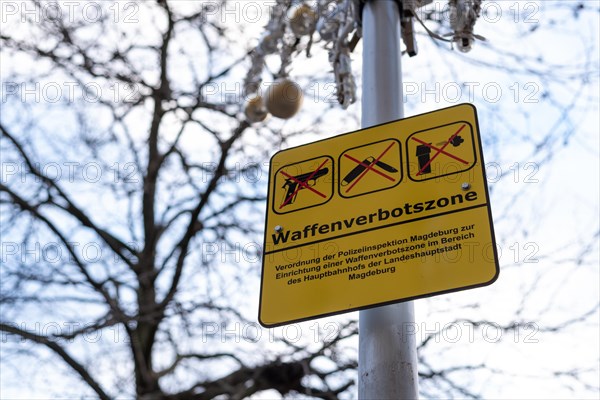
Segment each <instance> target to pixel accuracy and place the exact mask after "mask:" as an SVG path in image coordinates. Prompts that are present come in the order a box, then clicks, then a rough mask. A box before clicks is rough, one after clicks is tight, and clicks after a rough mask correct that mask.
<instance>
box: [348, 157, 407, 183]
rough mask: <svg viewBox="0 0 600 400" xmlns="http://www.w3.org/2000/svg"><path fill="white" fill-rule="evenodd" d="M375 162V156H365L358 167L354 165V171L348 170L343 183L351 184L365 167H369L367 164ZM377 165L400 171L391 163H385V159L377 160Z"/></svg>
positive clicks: (388, 170)
mask: <svg viewBox="0 0 600 400" xmlns="http://www.w3.org/2000/svg"><path fill="white" fill-rule="evenodd" d="M374 162H375V157H367V158H365V159H364V160H363V162H362V163H361V164H359V165H357V166H356V167H354V169H352V171H350V172H348V174H347V175H346V176H345V177H344V179H343V180H342V183H341V185H342V186H346V185H349V184H350V183H351V182H352V181H353V180H355V179H356V178H358V176H359V175H360V174H362V173H363V171H364V170H365V169H367V166H370V165H372V164H373V163H374ZM375 165H377V166H378V167H379V168H381V169H383V170H384V171H387V172H398V170H397V169H396V168H394V167H392V166H391V165H389V164H386V163H384V162H383V161H377V162H375Z"/></svg>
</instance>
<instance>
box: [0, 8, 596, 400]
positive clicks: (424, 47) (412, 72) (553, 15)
mask: <svg viewBox="0 0 600 400" xmlns="http://www.w3.org/2000/svg"><path fill="white" fill-rule="evenodd" d="M250 3H258V4H261V5H264V3H263V2H251V1H247V2H240V3H239V7H238V8H235V9H234V10H233V11H232V12H231V14H228V15H226V16H224V18H226V22H227V23H231V24H235V23H244V22H243V20H244V16H245V17H247V18H249V19H250V20H251V21H252V23H250V24H249V25H248V30H247V32H246V34H245V35H244V36H243V37H240V47H239V52H240V53H243V52H244V51H245V50H246V49H248V48H249V47H250V45H249V44H247V43H256V40H257V38H258V37H259V35H260V32H261V31H262V26H264V24H265V23H266V22H267V18H266V16H267V14H266V13H264V14H261V18H259V19H256V18H254V17H253V14H252V12H253V10H252V9H250V8H249V6H248V4H250ZM266 3H267V5H268V4H270V2H266ZM437 3H439V4H442V5H443V4H445V2H437ZM485 3H489V4H490V5H488V6H487V7H488V8H487V10H488V11H489V12H490V14H489V15H485V16H484V17H482V18H481V19H480V20H479V21H478V23H477V25H476V30H475V31H476V33H478V34H480V35H483V36H484V37H486V38H487V39H488V42H489V44H490V45H491V46H492V48H490V47H488V46H486V45H485V44H482V43H476V44H475V45H474V47H473V50H472V51H471V52H470V53H468V54H466V55H465V54H462V53H459V52H457V51H455V52H452V53H448V52H447V51H445V50H440V49H438V48H437V46H436V45H435V44H434V43H433V42H432V40H431V39H430V38H429V37H428V36H426V34H425V32H424V30H423V29H422V28H421V27H417V32H418V33H419V36H418V44H419V50H420V51H419V55H418V56H417V57H414V58H408V57H407V56H405V57H403V59H402V62H403V65H402V68H403V74H404V84H405V88H406V92H405V98H406V103H405V114H406V116H412V115H416V114H420V113H424V112H429V111H433V110H436V109H440V108H443V107H447V106H451V105H454V104H458V103H463V102H469V103H473V104H474V105H475V106H476V107H477V109H478V112H479V115H478V117H479V123H480V129H481V136H482V139H483V141H484V145H483V150H484V155H485V161H486V163H487V164H488V181H489V185H490V190H491V205H492V211H493V215H494V219H495V221H494V222H495V230H496V240H497V243H498V245H499V248H500V250H501V253H500V264H501V272H500V278H499V279H498V281H497V282H496V283H495V284H493V285H492V286H489V287H485V288H480V289H475V290H469V291H464V292H460V293H454V294H449V295H443V296H438V297H434V298H430V299H423V300H417V301H415V309H416V323H417V326H418V327H419V333H418V334H417V335H418V336H417V338H418V339H419V338H425V337H427V335H428V332H429V333H431V331H432V330H434V329H435V328H436V326H437V325H436V324H439V325H440V326H444V325H445V324H448V323H450V322H452V321H454V320H457V319H459V320H460V319H472V320H477V321H479V320H487V321H490V322H491V323H496V324H499V325H506V324H509V323H511V322H513V321H515V320H518V321H522V322H528V321H536V323H537V326H538V328H539V329H540V331H539V332H537V333H535V334H531V335H530V333H531V332H529V331H527V330H523V331H522V332H521V333H520V334H518V335H515V334H513V333H512V332H511V333H509V334H506V333H505V334H504V335H503V336H502V337H501V338H496V331H495V330H494V329H493V327H492V328H490V329H488V330H487V331H486V333H487V335H485V334H484V333H483V332H482V331H481V330H476V331H474V332H473V338H474V340H470V338H469V332H470V331H469V327H467V326H462V329H461V330H460V331H459V332H457V333H456V331H449V332H448V333H447V334H446V336H443V337H441V338H440V340H439V343H438V342H435V343H432V344H431V345H428V346H427V348H426V350H425V354H426V355H427V360H428V362H429V364H430V365H432V366H434V367H435V368H437V369H440V368H443V367H446V366H447V367H451V366H455V365H465V364H469V363H472V364H478V363H486V365H488V366H489V367H490V368H493V369H497V370H502V371H506V372H505V373H497V374H492V373H490V372H489V371H487V372H486V371H478V372H475V373H462V374H459V375H456V376H455V378H456V379H457V380H458V381H459V382H461V381H462V382H465V383H467V384H468V385H469V387H470V388H471V389H472V390H473V391H474V392H476V393H481V395H482V397H484V398H502V399H505V398H536V399H537V398H539V399H542V398H598V395H599V393H598V391H597V389H594V388H597V387H599V386H600V378H599V377H598V372H599V360H600V348H599V343H600V334H599V325H600V320H599V314H598V309H597V308H596V312H595V313H594V314H593V315H592V316H591V317H589V318H588V319H587V320H586V321H584V322H582V323H578V324H574V325H573V326H571V327H569V328H567V329H566V330H565V331H564V332H561V333H558V334H556V333H552V332H547V331H545V330H547V329H551V328H553V327H555V326H558V325H560V324H562V323H564V322H565V321H569V320H571V319H573V318H576V317H578V316H580V315H582V314H585V313H586V312H588V311H590V310H592V309H593V308H594V307H597V304H598V302H599V301H600V299H599V297H600V283H599V282H600V274H599V268H598V267H599V266H598V260H599V257H598V251H599V250H598V236H595V237H594V235H597V232H598V229H599V219H600V215H599V210H598V204H599V203H600V199H599V192H600V186H599V182H600V172H599V171H600V164H599V148H600V144H599V136H600V135H599V134H598V132H599V128H600V126H599V120H600V113H599V109H598V107H599V101H600V98H599V95H600V87H599V82H598V71H599V58H600V55H599V51H600V50H599V49H600V47H599V44H600V36H599V35H600V29H599V25H600V24H599V14H598V12H595V13H588V14H586V16H587V17H582V18H580V19H578V20H576V19H574V18H572V17H571V16H570V15H565V14H567V13H568V11H567V10H565V9H564V8H563V9H559V10H557V9H555V7H552V6H553V5H556V4H561V3H560V2H550V1H547V2H546V1H512V0H508V1H500V2H491V1H490V2H485ZM581 3H584V4H585V6H586V7H595V8H596V9H598V7H600V2H598V1H595V0H588V1H583V2H581ZM177 5H178V7H182V8H185V7H194V4H193V2H187V1H178V2H177ZM430 7H435V5H432V6H430ZM496 10H502V14H501V15H497V14H492V13H493V12H494V11H496ZM515 10H520V11H521V12H520V13H519V14H515V12H514V11H515ZM144 18H145V16H144V15H142V14H141V13H140V14H139V20H140V21H142V22H143V21H145V20H144ZM553 20H555V21H556V22H555V23H554V24H551V23H550V21H553ZM14 23H15V21H8V22H6V23H5V21H2V24H3V30H4V29H5V28H9V27H14V26H15V25H11V24H14ZM536 26H539V28H535V29H537V31H536V32H535V34H531V35H525V36H523V37H524V38H525V40H522V39H521V37H522V33H523V32H525V31H528V30H531V29H534V27H536ZM132 29H141V31H144V28H143V23H140V24H134V25H133V26H132ZM439 46H441V47H448V45H447V44H445V43H442V44H439ZM319 47H320V45H319V44H318V43H317V44H315V45H314V56H313V58H312V59H311V60H306V58H305V57H299V59H298V60H296V62H295V63H294V64H293V67H292V72H291V76H292V77H294V78H296V79H298V82H299V83H300V84H301V85H302V87H303V88H304V91H305V96H306V97H305V103H304V106H303V109H302V111H301V113H300V114H299V115H298V116H297V117H296V118H294V119H292V120H290V121H287V122H285V121H280V120H276V119H271V120H270V121H269V122H268V123H269V124H272V126H275V127H280V128H281V130H282V132H284V133H285V132H286V131H290V130H297V129H298V128H299V127H302V126H306V134H305V135H301V136H298V137H295V138H293V139H292V140H290V143H289V144H290V145H299V144H303V143H307V142H309V141H312V140H315V139H322V138H324V137H330V136H334V135H337V134H341V133H344V132H348V131H354V130H356V129H358V128H359V127H360V123H359V121H360V101H359V102H357V103H356V104H354V105H352V106H351V107H350V108H349V109H348V110H346V111H343V110H341V108H339V107H338V109H336V110H333V111H329V113H328V114H327V115H328V118H327V119H326V120H325V121H323V124H322V126H321V127H320V128H321V129H322V130H323V131H325V132H326V133H325V135H315V134H313V133H311V126H310V125H309V121H311V119H310V118H309V116H310V115H311V114H313V113H321V112H323V111H324V110H325V109H326V108H327V107H328V104H327V103H326V102H324V101H322V99H321V100H317V101H315V96H314V94H316V93H318V94H319V95H320V96H327V95H328V94H331V93H332V91H333V86H332V85H331V82H332V80H333V79H332V77H331V75H328V74H327V73H326V72H327V71H329V70H330V67H329V64H328V63H327V55H326V53H325V52H324V51H320V50H319ZM190 51H193V49H192V50H190ZM361 51H362V43H361V44H359V46H358V48H357V49H356V50H355V52H354V53H353V55H352V59H353V69H354V71H355V72H356V74H355V76H356V77H357V83H358V86H359V88H360V82H361V79H360V71H361ZM531 54H540V55H543V56H544V63H545V64H547V65H548V66H550V65H551V66H552V67H548V68H549V69H548V71H547V72H548V73H547V74H546V75H545V76H543V77H542V79H539V78H538V77H536V76H534V75H532V74H528V73H526V72H524V71H525V70H526V69H527V67H528V65H527V64H528V63H529V62H530V61H531V60H528V59H527V57H528V56H530V55H531ZM584 60H586V61H587V65H588V68H589V71H590V74H589V76H588V79H587V81H586V82H585V83H584V84H582V85H581V86H575V87H573V86H572V85H573V83H574V82H576V80H572V79H568V76H570V75H572V74H579V73H580V72H581V70H580V69H579V68H578V67H577V65H579V64H581V63H582V61H584ZM11 62H15V61H14V60H12V61H11ZM228 62H229V60H224V61H223V64H224V65H225V64H227V63H228ZM495 65H501V66H502V67H501V68H498V69H496V68H494V66H495ZM9 67H10V68H11V69H13V68H15V65H11V66H8V65H7V64H6V61H3V62H1V63H0V76H1V77H2V78H3V79H4V75H3V74H4V73H5V72H4V71H6V70H7V69H8V68H9ZM23 67H24V68H25V67H26V66H25V64H23ZM27 68H28V67H27ZM32 68H33V67H32ZM182 68H183V67H182ZM531 68H542V70H544V69H543V65H542V67H540V66H539V65H538V66H534V65H531ZM2 70H4V71H2ZM240 73H241V70H240ZM313 77H318V78H325V79H328V81H326V82H324V81H319V82H317V81H316V80H315V79H313ZM180 78H181V79H185V75H183V74H182V75H181V76H180ZM49 79H52V78H49ZM242 80H243V76H242V75H240V79H239V82H237V83H235V84H241V82H242ZM231 84H232V86H229V82H228V83H227V88H231V87H234V86H235V84H234V83H233V82H232V83H231ZM468 87H471V88H473V90H472V91H470V90H468V89H467V88H468ZM457 88H462V93H461V94H462V95H461V96H458V94H457V93H456V89H457ZM483 88H487V91H484V90H483ZM498 88H500V90H501V92H497V89H498ZM2 90H5V88H4V86H3V88H2ZM426 90H427V91H426ZM548 92H550V93H552V101H554V100H558V101H559V102H560V105H564V106H566V105H571V104H572V108H571V110H570V113H569V115H568V118H567V119H564V118H562V117H561V115H560V114H559V112H560V110H561V106H559V105H556V104H553V103H552V102H550V101H547V97H546V93H548ZM359 93H360V89H359ZM219 94H220V93H218V94H217V95H219ZM2 99H3V100H2V107H3V113H4V112H6V115H7V118H8V117H11V112H12V113H14V111H11V108H10V106H9V104H8V103H6V104H5V102H4V97H2ZM45 106H46V105H45V104H43V102H42V103H41V104H31V108H32V110H33V111H32V112H42V111H41V110H44V109H45ZM37 110H40V111H37ZM55 112H57V113H58V114H60V109H55ZM3 119H4V117H3ZM53 123H56V122H49V125H48V126H50V127H51V126H52V124H53ZM547 132H556V134H555V135H553V136H552V139H551V141H550V142H548V143H545V144H544V147H542V149H541V150H538V149H536V145H537V144H538V143H539V141H540V140H542V138H543V137H544V136H545V135H546V133H547ZM191 145H195V146H198V147H199V149H201V148H202V144H201V143H193V144H191ZM549 148H552V149H553V151H552V157H551V158H550V159H547V157H546V156H547V154H548V153H547V149H549ZM276 150H278V149H274V150H273V152H274V151H276ZM204 151H206V149H204ZM267 161H268V160H265V162H267ZM498 172H501V173H502V174H503V175H505V177H504V178H502V179H496V178H495V177H496V176H497V173H498ZM263 176H266V174H265V175H263ZM258 185H259V186H261V187H264V190H265V191H266V185H267V182H266V181H265V180H264V179H261V180H260V182H258ZM265 193H266V192H265ZM101 209H102V208H101V207H100V210H101ZM260 240H261V239H260V237H259V238H258V241H259V242H260ZM585 246H590V247H589V248H590V250H589V252H588V253H587V254H586V256H585V258H584V260H583V262H582V263H581V264H580V265H576V263H575V262H574V259H575V258H576V257H577V256H578V255H579V252H580V251H581V248H582V247H585ZM248 261H250V262H252V264H256V267H257V268H260V262H259V261H258V260H248ZM247 279H248V282H247V286H246V291H245V292H243V293H237V294H232V296H240V299H239V300H237V301H236V302H239V303H241V304H243V306H242V309H243V310H244V312H245V313H246V315H248V316H252V315H256V314H257V309H258V300H259V299H258V297H259V284H260V283H259V278H258V277H257V276H254V277H252V276H249V277H248V278H247ZM524 294H526V295H527V299H526V302H525V303H524V304H525V306H524V307H522V309H521V301H522V300H523V298H524ZM519 309H521V314H520V315H518V316H517V311H518V310H519ZM24 318H25V317H24ZM28 318H30V321H35V320H36V319H38V320H39V318H40V316H39V315H37V316H35V315H33V314H32V316H31V317H29V316H28ZM347 318H357V314H356V313H353V314H347V315H343V316H339V317H332V318H325V319H319V320H316V321H309V322H305V323H301V324H294V326H292V327H279V328H275V329H273V330H267V329H265V328H260V327H257V326H256V327H246V328H248V329H255V330H256V332H257V333H256V335H258V334H260V339H259V340H258V342H257V343H251V341H246V340H241V341H240V343H239V344H237V345H238V346H239V347H240V349H244V351H248V352H253V351H256V349H257V348H259V349H260V351H261V352H273V353H274V352H276V350H277V348H275V347H274V345H273V343H272V340H270V338H271V337H272V336H273V335H276V336H281V335H285V336H288V337H290V335H291V336H295V334H296V331H297V330H300V331H301V332H302V335H303V338H302V339H299V343H311V342H314V335H315V334H316V331H315V327H316V326H320V327H321V328H323V327H325V329H326V330H327V328H331V327H332V326H335V325H327V324H328V323H331V322H335V321H338V320H345V319H347ZM315 324H317V325H315ZM243 328H244V327H241V328H240V329H243ZM332 329H333V328H332ZM246 333H247V334H249V335H251V336H252V337H256V336H255V333H254V331H252V330H247V331H246ZM115 334H116V332H115ZM121 334H123V333H122V332H121ZM219 334H222V332H219ZM457 334H460V336H459V338H458V339H457V340H455V337H456V335H457ZM421 335H423V336H421ZM322 337H323V336H322V335H321V336H319V338H322ZM106 339H107V340H108V341H110V338H106ZM103 340H104V339H103ZM222 345H223V346H224V347H227V346H231V344H230V343H222ZM356 345H357V340H351V341H349V343H348V344H347V349H346V351H347V352H348V353H349V354H352V353H353V352H356ZM257 346H258V347H257ZM82 351H84V348H83V347H82ZM48 359H49V360H54V358H53V357H52V356H49V355H48ZM17 364H19V365H18V371H17V368H16V365H17ZM33 367H35V366H31V368H30V367H28V366H26V365H22V364H20V363H19V360H18V359H15V358H13V359H11V360H3V361H2V364H1V370H0V397H2V398H3V399H4V398H6V399H8V398H43V397H44V396H46V395H47V393H48V390H49V389H48V388H49V387H52V391H53V392H54V393H56V392H58V393H60V392H62V390H61V386H62V385H63V382H64V380H63V378H62V375H63V374H65V373H66V372H65V368H64V367H63V366H62V365H56V369H54V368H53V369H52V370H49V369H44V371H43V373H42V374H40V372H39V371H37V373H36V375H35V377H36V379H37V380H38V382H39V386H38V385H36V386H35V387H34V386H28V387H23V386H22V385H21V384H20V383H19V382H20V381H21V374H22V375H24V376H26V375H27V374H28V373H29V372H30V371H29V370H35V368H33ZM115 367H116V368H122V367H125V366H108V365H107V366H106V368H115ZM225 367H226V366H223V365H219V366H215V368H225ZM571 369H577V370H581V371H582V372H581V377H582V378H583V381H584V382H586V383H587V384H589V385H590V386H591V388H589V389H587V390H585V389H584V388H583V387H582V385H580V384H579V383H577V382H574V381H573V380H572V378H570V377H569V376H554V375H553V372H554V371H568V370H571ZM31 372H33V371H31ZM28 380H29V378H28ZM569 387H572V388H573V389H569ZM424 389H426V390H427V392H429V393H433V394H434V396H435V393H437V395H438V396H441V395H442V393H441V392H436V391H435V390H434V389H432V388H430V387H427V386H424ZM64 393H72V388H67V387H65V388H64ZM273 397H277V393H276V392H274V391H268V392H264V393H262V394H259V395H257V396H254V398H256V399H270V398H273Z"/></svg>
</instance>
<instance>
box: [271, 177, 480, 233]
mask: <svg viewBox="0 0 600 400" xmlns="http://www.w3.org/2000/svg"><path fill="white" fill-rule="evenodd" d="M460 187H461V188H462V190H469V189H471V184H470V183H469V182H465V183H463V184H462V185H460ZM275 229H277V228H275Z"/></svg>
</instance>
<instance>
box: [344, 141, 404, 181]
mask: <svg viewBox="0 0 600 400" xmlns="http://www.w3.org/2000/svg"><path fill="white" fill-rule="evenodd" d="M394 143H396V142H392V143H390V145H389V146H388V147H387V148H386V149H385V150H384V151H383V153H381V154H380V155H379V157H377V158H376V159H375V161H373V162H372V163H371V165H365V170H364V171H363V172H362V174H360V175H359V176H358V178H356V180H355V181H354V183H353V184H352V185H350V187H349V188H348V189H346V193H348V192H349V191H350V189H352V188H353V187H354V186H355V185H356V184H357V183H358V182H359V181H360V180H361V179H362V178H363V176H365V175H366V174H367V172H369V171H375V170H374V169H373V166H374V165H375V164H377V162H378V161H379V160H381V157H383V156H384V155H385V153H387V152H388V150H389V149H391V148H392V146H393V145H394ZM376 172H377V171H376Z"/></svg>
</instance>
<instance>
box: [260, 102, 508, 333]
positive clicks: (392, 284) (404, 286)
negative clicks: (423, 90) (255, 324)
mask: <svg viewBox="0 0 600 400" xmlns="http://www.w3.org/2000/svg"><path fill="white" fill-rule="evenodd" d="M267 204H268V207H267V219H266V226H265V245H264V251H263V270H262V282H261V298H260V311H259V321H260V323H261V324H262V325H264V326H267V327H271V326H277V325H282V324H286V323H290V322H296V321H302V320H307V319H310V318H315V317H322V316H326V315H332V314H337V313H342V312H346V311H351V310H358V309H363V308H368V307H374V306H380V305H384V304H389V303H395V302H399V301H406V300H410V299H415V298H420V297H426V296H432V295H436V294H442V293H447V292H453V291H457V290H463V289H469V288H474V287H479V286H485V285H489V284H491V283H492V282H494V281H495V280H496V278H497V277H498V257H497V253H496V245H495V239H494V233H493V227H492V217H491V211H490V207H489V195H488V190H487V184H486V178H485V170H484V163H483V154H482V150H481V140H480V138H479V128H478V124H477V116H476V110H475V107H474V106H472V105H469V104H461V105H458V106H455V107H450V108H446V109H443V110H439V111H435V112H432V113H428V114H423V115H418V116H415V117H411V118H406V119H402V120H398V121H394V122H390V123H387V124H383V125H379V126H375V127H371V128H368V129H363V130H360V131H356V132H351V133H347V134H344V135H340V136H336V137H333V138H330V139H326V140H322V141H318V142H315V143H310V144H307V145H304V146H299V147H295V148H291V149H287V150H283V151H280V152H278V153H277V154H275V155H274V156H273V157H272V159H271V165H270V171H269V194H268V203H267Z"/></svg>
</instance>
